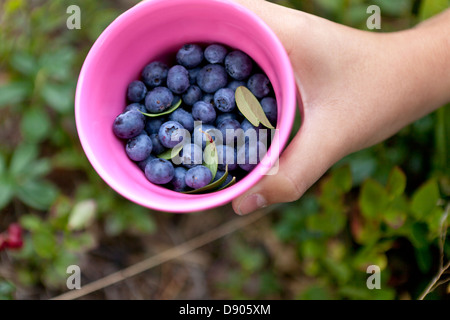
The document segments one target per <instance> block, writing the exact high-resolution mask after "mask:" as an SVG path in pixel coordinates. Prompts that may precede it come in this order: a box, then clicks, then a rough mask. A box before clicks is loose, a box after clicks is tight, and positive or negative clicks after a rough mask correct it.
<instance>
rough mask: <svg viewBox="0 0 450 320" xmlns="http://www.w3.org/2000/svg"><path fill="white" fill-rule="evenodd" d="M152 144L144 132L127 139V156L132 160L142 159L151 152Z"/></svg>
mask: <svg viewBox="0 0 450 320" xmlns="http://www.w3.org/2000/svg"><path fill="white" fill-rule="evenodd" d="M152 148H153V144H152V140H151V139H150V137H149V136H148V135H147V134H146V133H145V132H144V133H141V134H140V135H138V136H137V137H134V138H131V139H130V140H128V142H127V145H126V147H125V151H126V152H127V155H128V157H129V158H130V159H131V160H133V161H142V160H145V159H147V157H148V156H149V155H150V153H151V152H152Z"/></svg>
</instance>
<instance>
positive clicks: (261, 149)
mask: <svg viewBox="0 0 450 320" xmlns="http://www.w3.org/2000/svg"><path fill="white" fill-rule="evenodd" d="M266 152H267V149H266V146H265V144H263V143H262V142H259V141H258V142H257V143H256V144H253V143H245V144H244V145H243V146H242V147H240V148H239V150H238V152H237V163H238V164H239V167H241V169H243V170H245V171H251V170H253V169H254V168H255V167H256V166H257V164H258V163H259V162H260V161H261V160H262V158H263V157H264V155H265V154H266Z"/></svg>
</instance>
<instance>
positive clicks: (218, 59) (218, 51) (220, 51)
mask: <svg viewBox="0 0 450 320" xmlns="http://www.w3.org/2000/svg"><path fill="white" fill-rule="evenodd" d="M227 53H228V50H227V48H225V47H224V46H222V45H220V44H212V45H210V46H208V47H207V48H206V49H205V59H206V61H208V62H209V63H213V64H214V63H223V62H224V60H225V57H226V55H227Z"/></svg>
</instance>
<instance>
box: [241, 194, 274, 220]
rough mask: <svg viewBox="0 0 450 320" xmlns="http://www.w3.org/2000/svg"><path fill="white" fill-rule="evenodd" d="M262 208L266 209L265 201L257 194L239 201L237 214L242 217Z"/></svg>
mask: <svg viewBox="0 0 450 320" xmlns="http://www.w3.org/2000/svg"><path fill="white" fill-rule="evenodd" d="M264 207H267V201H266V199H265V198H264V197H263V196H262V195H260V194H259V193H254V194H252V195H249V196H247V198H245V199H244V200H242V201H241V203H240V205H239V208H238V214H239V215H241V216H242V215H245V214H248V213H250V212H253V211H255V210H258V209H260V208H264Z"/></svg>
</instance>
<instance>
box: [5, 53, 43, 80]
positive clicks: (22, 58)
mask: <svg viewBox="0 0 450 320" xmlns="http://www.w3.org/2000/svg"><path fill="white" fill-rule="evenodd" d="M10 63H11V66H12V67H13V68H14V69H15V70H17V71H19V72H20V73H22V74H23V75H25V76H33V75H35V74H36V72H37V70H38V66H37V62H36V59H35V58H34V56H33V55H31V54H29V53H26V52H24V51H18V52H16V53H14V54H13V55H12V56H11V60H10Z"/></svg>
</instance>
